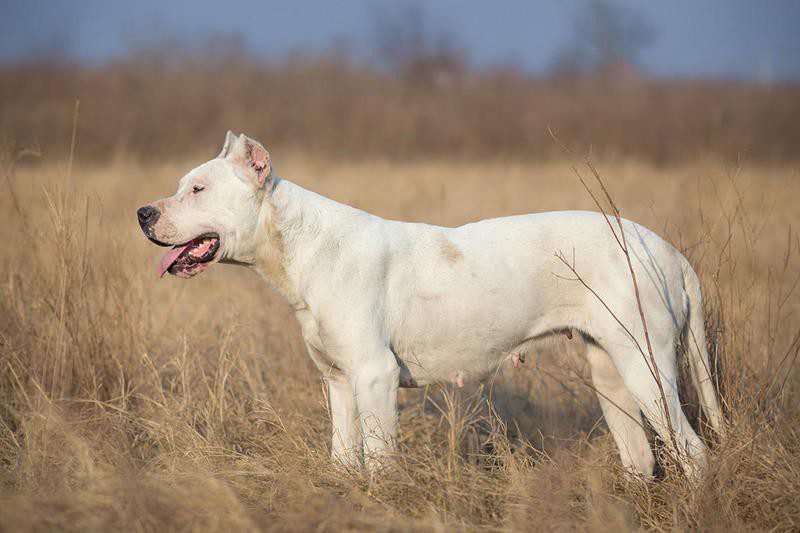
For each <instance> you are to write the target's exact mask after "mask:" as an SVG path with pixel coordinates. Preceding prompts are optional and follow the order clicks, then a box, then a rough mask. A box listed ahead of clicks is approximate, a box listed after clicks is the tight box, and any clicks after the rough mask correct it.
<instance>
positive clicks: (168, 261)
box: [156, 244, 189, 278]
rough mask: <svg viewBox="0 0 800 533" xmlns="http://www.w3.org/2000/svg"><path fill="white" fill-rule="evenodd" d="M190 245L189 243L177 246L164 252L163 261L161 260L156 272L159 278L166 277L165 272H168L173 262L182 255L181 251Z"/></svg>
mask: <svg viewBox="0 0 800 533" xmlns="http://www.w3.org/2000/svg"><path fill="white" fill-rule="evenodd" d="M188 247H189V245H188V244H184V245H183V246H177V247H175V248H173V249H172V250H170V251H169V252H167V253H165V254H164V256H163V257H162V258H161V261H159V263H158V266H157V267H156V274H158V277H159V278H163V277H164V274H166V273H167V270H169V267H171V266H172V263H174V262H175V260H176V259H177V258H178V256H179V255H181V253H183V251H184V250H185V249H187V248H188Z"/></svg>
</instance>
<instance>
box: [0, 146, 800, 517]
mask: <svg viewBox="0 0 800 533" xmlns="http://www.w3.org/2000/svg"><path fill="white" fill-rule="evenodd" d="M274 155H275V157H276V169H277V171H278V172H279V173H280V174H281V175H283V176H284V177H286V178H289V179H292V180H294V181H297V182H299V183H300V184H302V185H304V186H307V187H309V188H312V189H314V190H317V191H319V192H321V193H323V194H327V195H330V196H332V197H334V198H336V199H338V200H341V201H344V202H348V203H352V204H355V205H357V206H359V207H362V208H366V209H368V210H370V211H372V212H375V213H377V214H380V215H383V216H387V217H393V218H401V219H414V220H422V221H428V222H434V223H442V224H448V225H452V224H460V223H463V222H466V221H468V220H473V219H477V218H483V217H490V216H497V215H503V214H511V213H523V212H530V211H541V210H550V209H568V208H592V203H591V202H592V201H591V199H590V198H589V197H588V195H586V193H585V192H584V191H583V190H582V188H581V186H580V184H579V183H578V182H577V181H576V179H575V178H574V176H573V175H572V174H571V171H570V169H569V164H568V162H566V161H554V162H551V163H547V164H544V163H541V164H531V163H519V164H518V163H513V162H494V163H480V162H476V161H460V162H456V161H428V162H415V163H405V164H399V165H398V164H389V163H386V162H382V161H380V160H374V161H366V162H364V161H362V162H358V163H348V162H343V161H341V160H337V161H335V162H329V161H326V160H324V159H322V158H320V157H308V155H307V154H303V153H298V154H294V155H287V154H280V153H276V154H274ZM194 163H196V161H173V162H167V163H162V164H158V165H148V166H141V165H140V164H138V163H135V162H132V161H129V160H124V159H118V160H115V161H112V162H110V163H109V164H108V165H106V166H94V165H81V164H80V161H77V162H76V164H75V166H74V169H73V172H72V173H73V175H72V178H71V182H72V184H73V185H74V189H70V190H65V184H66V182H67V179H66V173H67V165H66V163H61V162H57V161H45V162H42V163H40V164H36V165H29V166H21V167H20V168H19V169H17V170H16V171H13V169H12V161H11V160H10V159H8V158H6V159H5V160H4V161H3V176H2V180H3V184H2V185H0V187H2V188H3V189H2V190H3V192H2V194H0V210H1V211H0V212H2V219H1V220H0V232H2V233H0V237H2V242H3V244H4V245H3V247H2V253H0V278H1V279H0V476H2V477H0V527H2V528H4V529H9V530H18V531H25V530H42V529H58V530H62V529H66V530H80V531H84V530H117V529H120V528H122V529H127V530H147V531H150V530H174V529H188V530H224V531H228V530H252V529H261V530H280V531H285V530H343V529H370V530H410V529H414V530H417V529H419V530H444V529H467V530H478V529H488V530H531V529H542V530H549V529H598V530H628V529H658V530H672V529H689V528H691V529H695V528H698V529H708V530H731V529H735V530H742V529H745V530H762V529H775V530H792V529H796V528H797V527H798V524H800V481H798V480H800V461H799V460H798V456H799V455H800V440H798V427H800V425H799V424H798V422H800V406H799V405H798V401H797V398H798V397H799V396H798V395H799V394H800V379H799V378H800V373H799V372H798V370H797V365H796V364H795V362H796V358H797V354H798V349H800V347H799V345H798V332H800V298H798V293H797V291H796V290H795V286H796V284H797V279H798V275H800V260H798V258H799V257H800V241H798V237H797V235H796V233H794V232H795V231H796V230H797V227H798V215H797V213H798V211H797V206H796V199H797V198H798V197H800V182H799V181H798V178H797V175H796V169H795V168H791V167H788V166H785V165H784V166H774V167H771V166H768V165H762V166H747V167H745V168H743V169H727V168H726V167H725V165H724V164H721V163H719V162H716V161H699V162H694V163H692V164H686V165H684V166H679V167H673V168H670V169H656V168H653V167H651V166H648V165H645V164H639V163H636V162H635V161H632V160H622V161H617V162H613V161H609V162H605V163H602V164H600V165H599V168H600V170H601V171H602V172H603V174H604V178H605V181H606V183H607V185H608V186H609V187H610V189H611V191H612V193H613V194H614V196H615V199H616V201H617V204H618V205H619V206H620V208H621V210H622V212H623V215H624V216H626V217H629V218H633V219H635V220H637V221H640V222H642V223H644V224H646V225H648V226H650V227H652V228H654V229H656V230H658V231H659V232H660V233H661V234H662V235H665V236H667V237H668V238H669V239H670V240H672V241H673V242H674V243H676V244H677V245H679V246H681V247H682V248H684V249H686V251H687V252H686V253H687V255H688V256H689V257H690V258H691V260H692V263H693V264H694V265H695V266H696V268H697V269H698V270H699V271H700V273H701V277H702V279H703V282H704V289H705V294H706V300H707V316H708V329H709V339H710V342H711V343H712V348H713V351H714V354H715V355H716V357H717V359H718V361H719V363H720V365H721V367H722V369H723V371H721V372H720V373H719V377H720V380H721V383H720V385H721V388H722V391H723V393H724V398H723V399H724V405H725V408H726V411H727V416H728V431H727V433H726V436H725V437H723V438H722V439H721V440H720V441H719V442H718V443H717V444H716V446H714V449H713V452H712V454H711V459H710V464H709V467H708V470H707V472H706V473H705V475H704V477H703V479H702V480H701V481H700V482H699V485H698V486H694V487H693V486H690V485H688V484H687V483H686V482H685V481H683V480H682V479H681V478H680V477H679V476H675V475H672V473H671V472H670V471H667V472H666V473H665V477H664V479H663V480H661V481H659V482H656V483H652V484H642V483H640V482H636V481H633V480H629V479H627V478H625V477H624V476H623V475H622V472H621V470H620V467H619V464H618V460H617V457H616V451H615V449H614V445H613V441H612V439H611V438H610V436H609V435H608V434H607V430H606V429H605V426H604V424H603V423H602V422H601V420H600V413H599V408H598V406H597V404H596V402H595V400H594V399H593V398H592V397H591V394H590V392H589V391H588V390H587V388H586V387H585V386H584V385H582V383H581V379H582V377H583V376H585V374H584V373H583V370H584V369H583V368H582V362H581V361H580V360H579V359H578V358H576V357H575V356H574V354H573V350H572V348H571V346H569V345H566V346H563V348H564V350H553V351H552V353H550V352H548V353H542V354H540V355H539V356H538V357H536V359H537V361H530V362H529V363H527V364H526V365H525V366H524V367H523V368H524V370H522V371H516V372H513V373H512V372H511V371H510V370H509V369H504V370H503V371H502V372H501V373H500V374H499V375H498V377H497V379H496V380H495V381H494V383H493V386H492V394H491V400H492V402H491V406H492V409H491V410H490V409H489V408H488V407H487V405H486V401H485V400H484V399H483V397H482V396H481V395H479V394H478V391H475V390H468V391H466V392H465V391H453V390H452V389H451V388H448V387H444V388H435V387H434V388H430V389H428V390H421V391H402V393H401V403H402V412H401V433H400V448H401V453H400V455H399V457H400V467H399V468H398V469H397V471H396V472H393V473H392V474H391V475H389V476H387V477H385V478H381V479H377V480H373V481H370V480H369V479H368V478H367V477H365V476H363V475H361V474H358V473H343V472H340V471H337V470H335V469H334V468H332V466H331V465H330V463H329V462H328V453H329V450H328V446H329V443H328V439H329V434H328V433H329V421H328V418H327V415H326V400H325V395H324V388H323V386H322V383H321V381H320V377H319V376H318V374H317V372H316V371H315V370H314V368H313V367H312V364H311V363H310V362H309V360H308V358H307V357H306V355H305V354H304V352H303V347H302V343H301V341H300V340H299V339H300V338H299V332H298V328H297V326H296V324H295V322H294V319H293V317H292V315H291V314H290V312H289V310H288V309H287V307H286V306H285V305H284V304H283V303H282V301H281V300H280V298H279V297H278V296H276V295H275V294H273V293H272V292H270V290H269V289H268V288H267V286H266V285H265V284H264V283H263V282H262V281H261V280H260V279H259V278H258V277H257V276H256V275H255V274H252V273H250V272H248V271H245V270H243V269H238V268H235V267H231V266H222V267H219V266H218V267H215V268H212V269H210V270H209V271H208V272H206V273H203V274H202V275H200V276H198V277H197V278H194V279H191V280H188V281H184V280H178V279H169V280H163V281H157V280H155V279H154V272H153V271H154V262H155V260H156V256H157V254H158V251H157V250H156V249H155V248H154V247H153V246H152V245H149V244H148V243H147V241H146V240H145V239H144V238H143V237H142V236H141V234H140V232H139V230H138V227H137V225H136V222H135V214H134V212H135V209H136V207H138V206H140V205H143V204H144V203H146V202H147V201H149V200H152V199H153V198H157V197H161V196H163V195H164V194H166V193H168V192H169V191H171V190H172V189H173V187H174V184H175V182H176V180H177V178H178V177H179V176H180V175H181V174H182V173H183V172H185V171H186V170H187V169H188V168H189V167H190V166H192V165H193V164H194ZM6 178H7V179H6ZM559 354H562V355H559ZM532 363H536V364H532ZM688 408H689V409H691V406H689V407H688Z"/></svg>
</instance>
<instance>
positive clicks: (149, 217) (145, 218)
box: [136, 205, 161, 229]
mask: <svg viewBox="0 0 800 533" xmlns="http://www.w3.org/2000/svg"><path fill="white" fill-rule="evenodd" d="M160 214H161V213H159V211H158V209H156V208H155V207H153V206H152V205H146V206H144V207H140V208H139V210H138V211H136V216H138V217H139V225H140V226H141V227H142V229H145V228H147V227H149V226H152V225H153V224H155V222H156V220H158V216H159V215H160Z"/></svg>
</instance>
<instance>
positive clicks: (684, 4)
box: [0, 0, 800, 80]
mask: <svg viewBox="0 0 800 533" xmlns="http://www.w3.org/2000/svg"><path fill="white" fill-rule="evenodd" d="M397 3H398V2H393V1H391V0H341V1H328V2H324V1H312V0H291V1H272V0H264V1H255V0H240V1H236V0H228V1H224V2H203V1H199V0H197V1H186V0H172V1H166V0H161V1H158V0H137V1H131V2H123V1H114V0H83V1H77V0H76V1H72V2H67V1H65V0H64V1H59V0H0V62H5V63H8V62H15V61H18V60H20V59H23V58H26V57H30V56H32V55H43V54H46V53H49V52H51V51H52V50H54V49H55V50H58V51H59V52H60V53H62V54H63V55H66V56H69V57H72V58H76V59H79V60H84V61H91V62H97V61H101V62H102V61H104V60H107V59H110V58H114V57H117V56H120V55H123V54H125V52H126V51H127V50H128V49H129V48H130V47H131V45H135V44H136V43H142V42H147V41H148V40H150V39H152V38H169V37H177V38H180V39H185V40H189V41H191V40H192V39H198V38H200V37H202V36H208V35H213V34H238V35H241V36H242V38H243V39H244V42H245V44H246V46H247V48H248V49H249V50H250V51H252V52H253V53H254V54H256V55H259V56H263V57H265V58H272V59H275V58H280V57H281V56H283V55H284V54H286V53H287V52H288V51H291V50H305V51H310V52H313V51H317V50H324V49H325V48H326V47H327V46H329V45H330V43H331V41H332V40H333V39H334V38H336V37H344V38H346V39H347V40H348V41H349V42H350V43H351V46H352V49H353V50H354V51H356V52H357V53H359V54H360V55H362V56H365V57H366V56H369V55H370V49H371V47H372V45H373V43H374V41H373V39H372V37H371V36H372V34H373V30H374V26H373V24H372V22H373V17H372V14H373V13H374V12H375V11H376V10H380V9H385V8H387V6H388V8H389V9H391V7H392V6H394V5H396V4H397ZM614 3H616V4H622V5H626V6H633V7H635V9H637V10H638V11H639V12H640V13H642V14H643V15H644V17H646V19H647V20H648V21H649V22H650V24H651V25H652V26H653V27H654V29H655V31H656V39H655V42H654V43H653V44H652V45H651V46H650V47H648V48H646V49H645V50H644V51H643V53H642V54H641V55H640V58H639V64H640V65H641V66H642V67H643V68H644V69H645V70H646V71H647V72H649V73H651V74H655V75H658V76H664V77H703V76H712V77H724V78H727V77H734V78H746V79H759V78H764V77H766V78H768V79H772V80H786V79H791V80H800V0H761V1H756V0H696V1H691V0H671V1H663V2H655V1H645V0H642V1H640V2H636V1H633V0H618V1H616V2H614ZM419 5H421V6H422V7H423V8H424V10H425V12H426V14H427V16H428V19H429V20H430V22H431V24H432V25H433V26H435V27H436V28H440V29H443V30H446V31H447V32H449V33H451V34H452V35H453V36H454V37H455V38H456V39H457V41H458V42H460V43H461V44H463V45H464V46H465V47H466V48H467V50H468V52H469V57H470V58H471V60H472V62H473V63H474V64H476V65H478V66H483V65H487V64H491V63H495V62H509V61H512V62H515V63H518V64H520V65H521V66H522V67H523V68H525V69H526V70H528V71H530V72H542V71H544V70H545V69H546V68H547V67H548V66H549V65H550V64H551V62H552V59H553V57H554V55H555V54H556V53H557V52H558V51H559V50H560V49H561V48H562V47H563V46H564V45H565V44H566V43H569V42H571V41H572V40H574V39H575V32H574V25H573V20H574V19H575V17H576V14H577V13H579V12H581V11H582V9H583V8H584V7H585V5H586V2H585V1H582V0H566V1H556V0H541V1H524V0H507V1H495V2H486V1H482V2H477V1H472V0H462V1H457V0H431V1H429V2H426V3H422V2H420V3H419Z"/></svg>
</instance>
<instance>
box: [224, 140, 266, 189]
mask: <svg viewBox="0 0 800 533" xmlns="http://www.w3.org/2000/svg"><path fill="white" fill-rule="evenodd" d="M231 135H232V134H231ZM225 144H226V145H227V144H228V143H227V141H226V143H225ZM223 151H224V148H223ZM225 159H228V160H230V161H232V162H233V163H235V164H236V165H238V166H239V168H240V169H241V170H242V171H243V172H244V173H245V174H246V175H247V176H250V177H252V178H253V180H254V181H256V183H257V184H258V187H263V186H264V184H265V183H267V182H268V181H270V180H271V179H272V160H271V159H270V157H269V152H267V149H266V148H264V147H263V146H261V143H259V142H258V141H254V140H253V139H251V138H250V137H248V136H246V135H245V134H244V133H243V134H241V135H239V137H238V138H235V139H234V140H233V141H231V146H230V148H229V149H228V153H227V154H225Z"/></svg>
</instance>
